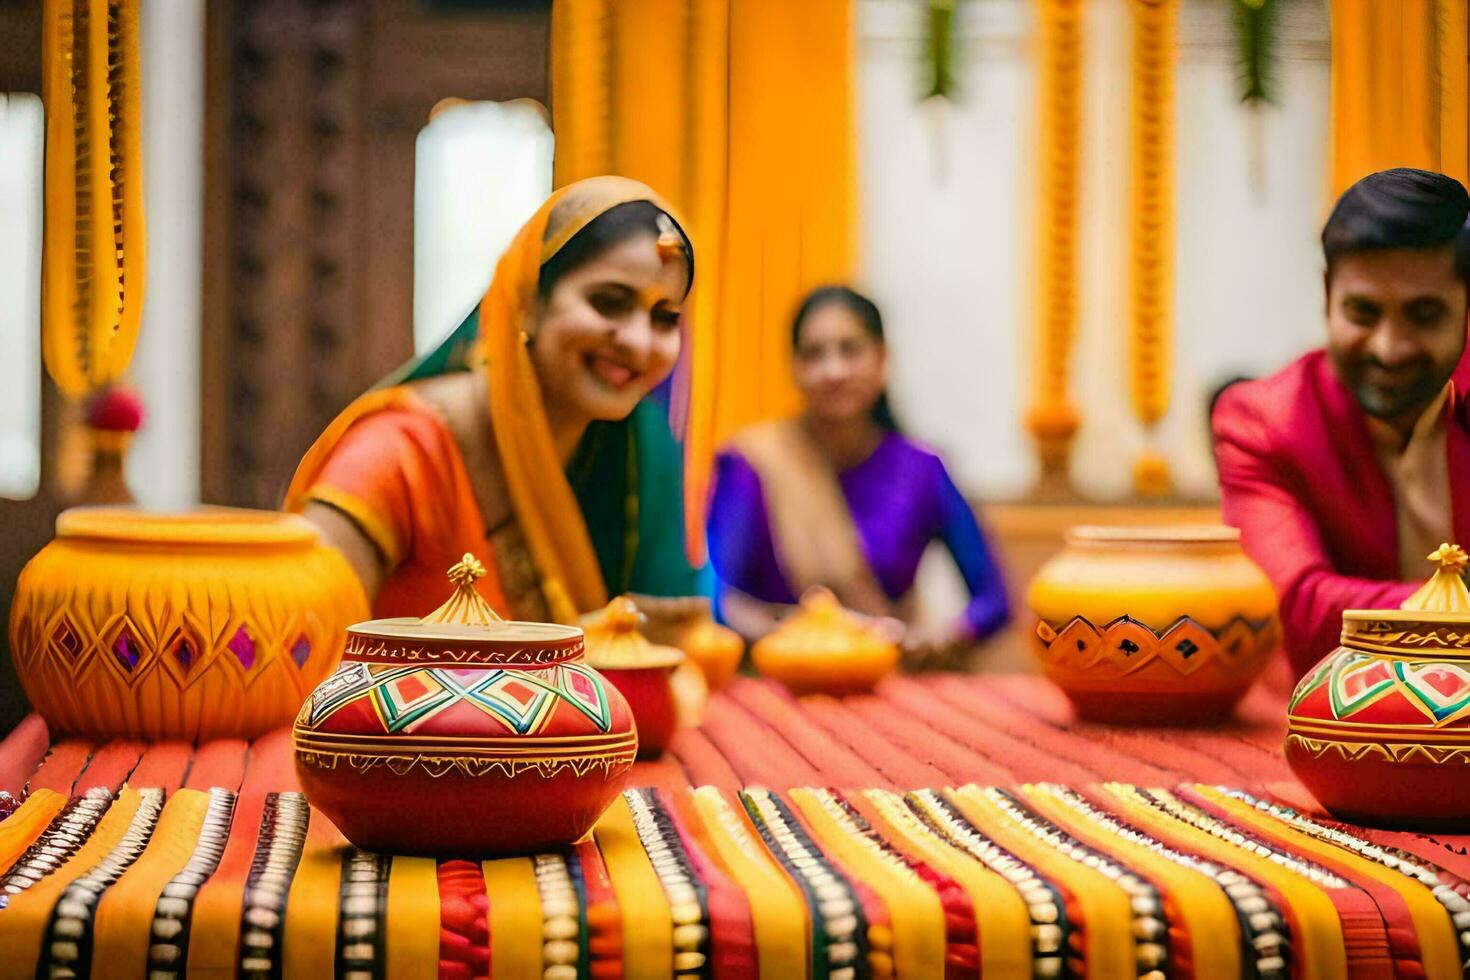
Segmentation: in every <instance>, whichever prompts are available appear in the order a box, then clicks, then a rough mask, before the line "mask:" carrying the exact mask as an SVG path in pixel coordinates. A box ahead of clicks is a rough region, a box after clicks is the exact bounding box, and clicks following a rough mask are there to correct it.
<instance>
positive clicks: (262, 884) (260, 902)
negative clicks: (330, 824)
mask: <svg viewBox="0 0 1470 980" xmlns="http://www.w3.org/2000/svg"><path fill="white" fill-rule="evenodd" d="M310 819H311V810H310V808H309V807H308V806H307V804H306V797H304V796H302V795H301V794H300V793H271V794H269V795H268V796H266V798H265V810H264V811H263V812H262V813H261V815H260V836H259V840H258V843H257V844H256V845H255V858H254V860H252V861H251V863H250V872H249V874H248V875H247V876H246V878H245V894H244V898H243V901H242V905H241V912H240V970H239V975H240V978H241V980H273V978H275V977H279V976H280V973H281V962H280V956H281V945H282V942H281V940H282V927H283V925H284V917H285V911H286V896H287V894H288V893H289V892H290V891H291V879H292V878H294V877H295V876H296V867H297V865H298V864H300V863H301V851H302V848H303V847H305V846H306V828H307V823H308V821H309V820H310Z"/></svg>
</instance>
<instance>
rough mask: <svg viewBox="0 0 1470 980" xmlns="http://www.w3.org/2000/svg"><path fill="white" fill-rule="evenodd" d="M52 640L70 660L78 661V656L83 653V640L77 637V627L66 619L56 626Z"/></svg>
mask: <svg viewBox="0 0 1470 980" xmlns="http://www.w3.org/2000/svg"><path fill="white" fill-rule="evenodd" d="M51 640H52V642H54V643H55V644H56V648H57V649H58V650H60V651H61V652H62V653H64V654H66V657H67V659H68V660H72V661H74V660H76V659H77V655H78V654H80V653H81V652H82V640H81V637H79V636H77V630H76V627H75V626H73V625H72V624H71V623H69V622H67V621H66V619H64V618H63V619H62V621H61V622H59V623H57V624H56V632H55V633H53V634H51Z"/></svg>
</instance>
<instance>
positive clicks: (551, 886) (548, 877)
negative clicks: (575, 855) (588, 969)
mask: <svg viewBox="0 0 1470 980" xmlns="http://www.w3.org/2000/svg"><path fill="white" fill-rule="evenodd" d="M534 867H535V873H536V894H537V895H538V896H539V897H540V899H541V936H542V938H543V939H544V940H545V942H544V943H542V945H541V965H542V969H543V972H542V977H543V980H577V977H578V976H579V975H580V969H581V963H582V943H581V938H582V922H583V921H584V919H585V915H584V910H583V908H582V903H581V902H580V901H579V900H578V897H577V888H576V885H575V884H574V883H573V881H572V869H571V866H570V864H569V863H568V861H567V859H566V856H565V855H563V854H560V853H551V854H537V855H536V857H535V858H534Z"/></svg>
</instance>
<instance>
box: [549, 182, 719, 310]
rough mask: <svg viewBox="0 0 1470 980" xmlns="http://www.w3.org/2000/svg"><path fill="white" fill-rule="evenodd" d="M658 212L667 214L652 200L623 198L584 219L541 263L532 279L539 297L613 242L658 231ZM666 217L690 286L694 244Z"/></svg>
mask: <svg viewBox="0 0 1470 980" xmlns="http://www.w3.org/2000/svg"><path fill="white" fill-rule="evenodd" d="M659 215H665V216H667V215H666V213H665V212H664V210H663V209H662V208H660V207H659V206H658V205H656V204H654V203H653V202H652V201H627V202H625V203H623V204H618V205H614V206H613V207H610V208H608V209H607V210H606V211H604V212H602V213H601V214H599V215H598V216H597V217H595V218H593V219H592V220H591V221H589V222H587V224H586V225H585V226H583V227H582V228H581V229H580V230H579V231H578V232H577V233H576V234H575V235H573V236H572V237H571V239H570V240H568V241H567V243H566V244H565V245H563V246H562V247H561V248H560V249H558V250H557V252H556V254H555V255H553V256H552V257H551V258H549V259H547V260H546V261H545V262H543V263H541V274H540V276H539V277H538V279H537V281H536V289H537V291H538V292H539V293H540V294H541V298H542V299H546V298H547V297H548V296H550V295H551V290H552V289H553V288H554V287H555V286H556V284H557V282H558V281H559V280H560V279H561V277H562V276H564V275H566V274H567V273H569V272H571V271H572V270H573V269H576V268H578V267H579V266H582V265H585V264H586V263H588V262H590V261H592V260H593V259H594V258H596V257H597V256H598V255H601V254H602V253H603V252H605V251H607V250H608V249H610V248H612V247H613V246H614V245H620V244H622V243H623V242H625V241H627V240H628V239H630V238H633V237H635V236H637V235H655V236H657V235H658V234H659V231H660V229H659V226H658V225H659V221H658V219H659ZM668 220H669V221H670V222H671V223H672V224H673V226H674V230H675V231H677V232H678V233H679V237H680V238H681V239H683V241H684V264H685V265H686V266H687V267H688V269H689V285H690V286H691V287H692V286H693V285H694V247H693V246H692V245H690V244H689V236H688V235H686V234H685V233H684V229H683V228H680V227H679V223H678V222H677V221H674V219H673V218H672V217H669V219H668Z"/></svg>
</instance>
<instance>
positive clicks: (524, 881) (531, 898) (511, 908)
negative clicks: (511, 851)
mask: <svg viewBox="0 0 1470 980" xmlns="http://www.w3.org/2000/svg"><path fill="white" fill-rule="evenodd" d="M480 867H481V868H482V869H483V870H484V872H485V891H486V893H487V894H488V895H489V896H490V912H489V919H490V975H491V977H493V978H495V980H502V978H504V980H513V978H515V977H533V976H537V975H539V974H540V973H541V895H540V893H539V892H537V890H536V870H535V868H533V867H532V866H531V859H530V858H501V859H500V860H498V861H486V862H484V863H483V864H482V865H481V866H480Z"/></svg>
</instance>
